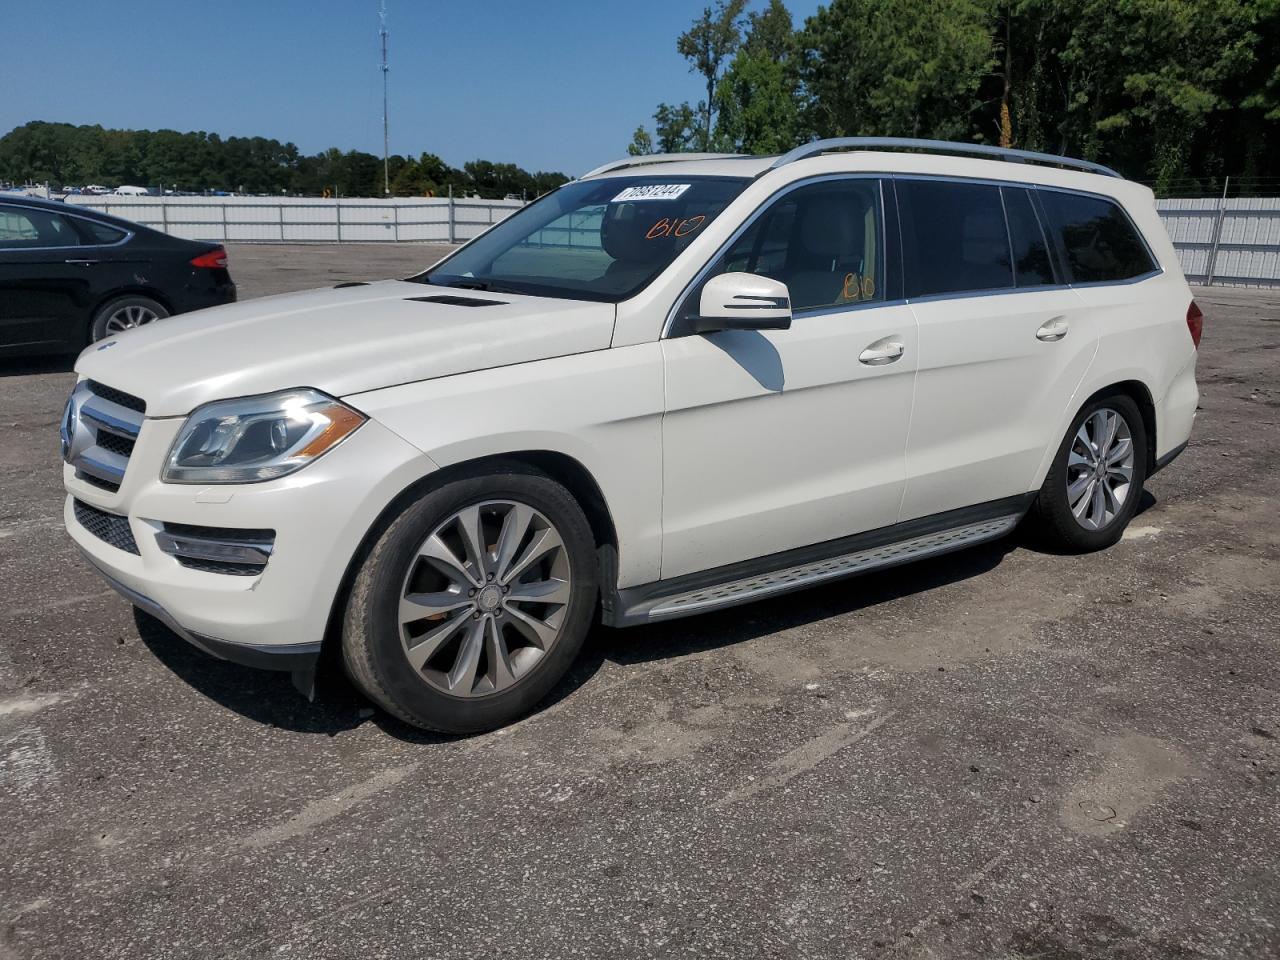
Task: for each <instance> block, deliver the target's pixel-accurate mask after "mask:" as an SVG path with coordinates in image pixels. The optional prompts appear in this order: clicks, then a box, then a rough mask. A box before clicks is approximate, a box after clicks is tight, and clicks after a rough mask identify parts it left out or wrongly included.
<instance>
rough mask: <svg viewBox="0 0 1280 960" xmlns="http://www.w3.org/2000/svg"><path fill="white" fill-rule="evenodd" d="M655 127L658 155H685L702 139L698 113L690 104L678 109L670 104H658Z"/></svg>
mask: <svg viewBox="0 0 1280 960" xmlns="http://www.w3.org/2000/svg"><path fill="white" fill-rule="evenodd" d="M699 106H701V105H699ZM653 127H654V141H655V142H656V143H657V145H658V153H685V152H687V151H689V150H692V149H693V148H694V146H695V145H696V144H697V142H698V140H699V138H700V137H701V132H700V131H699V129H698V117H697V112H696V111H695V110H694V108H693V107H691V106H689V104H688V103H682V104H680V105H679V106H678V107H677V106H675V105H674V104H670V103H660V104H658V109H657V110H655V111H654V114H653Z"/></svg>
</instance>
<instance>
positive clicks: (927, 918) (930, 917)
mask: <svg viewBox="0 0 1280 960" xmlns="http://www.w3.org/2000/svg"><path fill="white" fill-rule="evenodd" d="M1009 852H1010V851H1008V850H1003V851H1001V852H1000V853H997V854H996V855H995V856H994V857H992V858H991V859H990V860H988V861H987V862H986V863H984V864H983V865H982V866H980V867H979V868H978V869H977V870H975V871H973V873H971V874H969V875H968V876H966V877H962V878H961V879H960V881H959V882H958V883H956V885H955V886H954V887H953V888H952V889H953V890H955V892H956V893H957V894H962V893H964V892H965V891H966V890H967V891H969V892H970V893H974V892H976V891H974V889H973V888H974V886H975V885H976V884H977V883H978V881H979V880H985V879H986V878H987V876H988V875H990V873H991V871H992V870H994V869H995V868H996V867H998V866H1000V864H1001V863H1003V862H1004V860H1005V858H1006V857H1008V856H1009ZM950 906H951V904H949V903H940V904H939V905H938V906H937V908H936V909H934V910H930V911H929V912H928V913H926V914H925V915H924V916H923V917H921V918H920V919H919V920H917V921H916V922H915V923H914V924H913V925H912V926H911V927H910V929H908V930H907V931H906V932H905V933H904V934H903V935H902V936H900V937H899V938H898V939H897V940H895V941H894V942H893V946H892V947H891V948H890V949H892V950H898V949H901V948H902V947H905V946H906V945H907V944H909V943H918V942H919V941H918V940H917V938H918V937H919V936H920V934H921V933H923V932H924V929H925V927H927V926H929V925H930V924H931V923H933V922H934V920H936V919H937V917H938V915H939V914H941V913H943V912H944V911H945V910H946V909H947V908H948V907H950Z"/></svg>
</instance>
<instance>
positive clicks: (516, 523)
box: [343, 467, 596, 733]
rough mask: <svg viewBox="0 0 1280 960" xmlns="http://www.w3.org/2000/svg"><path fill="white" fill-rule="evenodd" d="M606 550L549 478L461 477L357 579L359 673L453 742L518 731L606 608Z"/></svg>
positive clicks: (381, 545) (417, 508) (386, 700)
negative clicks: (602, 603) (599, 588)
mask: <svg viewBox="0 0 1280 960" xmlns="http://www.w3.org/2000/svg"><path fill="white" fill-rule="evenodd" d="M595 597H596V572H595V543H594V540H593V538H592V535H591V529H590V527H589V525H588V524H587V520H586V518H585V517H584V516H583V513H582V510H581V509H580V508H579V506H578V504H577V503H576V501H574V499H573V497H572V495H571V494H570V493H569V492H568V491H567V490H566V489H565V488H564V487H563V486H561V485H560V484H559V483H557V482H555V481H554V480H552V479H551V478H550V477H547V476H544V475H542V474H539V473H536V472H533V471H531V470H526V469H524V468H522V467H512V468H511V469H510V471H509V472H508V471H503V472H500V473H489V474H483V475H478V476H473V477H467V478H462V479H459V480H455V481H453V482H450V483H447V484H445V485H443V486H441V487H439V488H438V489H436V490H433V491H431V492H430V493H428V494H426V495H425V496H424V497H423V498H422V499H421V500H419V501H418V502H417V503H415V504H413V505H412V506H410V507H408V508H407V509H406V510H405V511H404V512H403V513H402V514H401V515H400V517H399V518H397V519H396V520H395V521H394V522H393V523H392V524H391V526H390V527H389V528H388V529H387V531H386V532H385V533H384V534H383V535H382V536H381V537H380V538H379V540H378V542H377V544H376V545H375V546H374V548H373V550H372V552H371V553H370V555H369V557H368V559H367V560H366V561H365V563H364V565H363V566H362V568H361V570H360V572H359V573H358V574H357V576H356V579H355V582H354V584H353V586H352V592H351V597H350V599H349V601H348V604H347V611H346V617H345V619H344V625H343V655H344V659H345V661H346V664H347V669H348V672H349V673H350V674H351V676H352V678H353V679H354V680H355V682H356V684H357V685H358V686H359V687H360V688H361V689H362V690H363V691H364V692H365V694H367V695H368V696H369V698H370V699H372V700H374V701H375V702H377V703H379V704H381V705H382V706H383V707H385V708H386V709H387V710H388V711H389V712H391V713H393V714H395V715H396V716H398V717H400V718H401V719H403V720H406V721H408V722H409V723H412V724H414V725H415V726H419V727H423V728H425V729H431V730H440V731H444V732H447V733H475V732H479V731H481V730H488V729H492V728H494V727H498V726H501V725H503V724H505V723H509V722H511V721H512V720H514V719H516V718H517V717H519V716H521V715H523V714H524V713H527V712H528V711H529V710H531V709H532V708H533V707H534V706H536V705H537V704H538V702H539V701H540V700H542V698H543V697H545V696H546V695H547V693H548V692H550V690H551V688H552V687H553V686H554V685H555V684H556V683H557V681H559V680H560V679H561V677H563V676H564V674H565V673H566V671H567V670H568V669H569V666H570V665H571V664H572V663H573V660H574V658H575V657H576V656H577V653H578V651H579V649H580V648H581V646H582V641H583V639H584V637H585V636H586V632H587V629H588V628H589V626H590V624H591V616H592V612H593V610H594V606H595Z"/></svg>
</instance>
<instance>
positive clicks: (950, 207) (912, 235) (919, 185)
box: [897, 180, 1014, 297]
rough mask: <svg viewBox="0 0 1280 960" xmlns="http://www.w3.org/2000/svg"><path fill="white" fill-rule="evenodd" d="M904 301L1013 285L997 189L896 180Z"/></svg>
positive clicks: (941, 182)
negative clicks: (904, 260)
mask: <svg viewBox="0 0 1280 960" xmlns="http://www.w3.org/2000/svg"><path fill="white" fill-rule="evenodd" d="M897 189H898V203H899V210H900V214H901V217H902V241H903V246H904V248H905V252H906V257H907V277H906V283H907V296H908V297H927V296H933V295H936V294H940V293H962V292H964V291H966V290H1000V289H1007V288H1009V287H1012V286H1013V285H1014V280H1013V262H1012V258H1011V257H1010V253H1009V233H1008V231H1007V230H1006V229H1005V222H1004V207H1003V205H1002V204H1001V202H1000V188H999V187H997V186H994V185H993V186H986V185H984V184H977V183H951V182H948V181H945V180H899V181H897Z"/></svg>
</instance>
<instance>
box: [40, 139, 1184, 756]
mask: <svg viewBox="0 0 1280 960" xmlns="http://www.w3.org/2000/svg"><path fill="white" fill-rule="evenodd" d="M903 147H905V148H909V149H910V150H912V151H914V152H901V151H900V150H895V148H903ZM588 224H589V225H590V226H588ZM570 237H571V239H569V238H570ZM1201 329H1202V317H1201V314H1200V311H1199V309H1198V308H1197V307H1196V304H1195V302H1194V301H1193V300H1192V296H1191V290H1190V289H1189V288H1188V286H1187V282H1186V280H1185V279H1184V277H1183V275H1182V270H1181V268H1180V267H1179V263H1178V257H1177V254H1176V252H1175V251H1174V248H1173V245H1172V244H1171V243H1170V242H1169V238H1168V236H1167V235H1166V234H1165V231H1164V228H1163V226H1162V225H1161V222H1160V218H1159V216H1158V215H1157V213H1156V210H1155V205H1154V202H1153V195H1152V192H1151V191H1150V190H1149V189H1147V188H1146V187H1144V186H1142V185H1140V184H1137V183H1132V182H1129V181H1126V180H1124V179H1122V178H1121V177H1120V176H1119V175H1118V174H1116V173H1114V172H1113V171H1110V170H1108V169H1106V168H1104V167H1100V166H1098V165H1097V164H1092V163H1089V162H1086V161H1081V160H1073V159H1070V158H1067V157H1058V156H1047V155H1042V154H1031V153H1026V152H1022V151H1016V150H1001V149H998V148H994V147H985V148H984V147H981V146H976V145H973V144H946V143H942V144H939V143H930V142H924V141H899V140H875V139H871V140H861V139H852V140H835V141H820V142H817V143H811V144H807V145H805V146H803V147H800V148H798V149H796V150H794V151H792V152H791V153H788V154H786V155H783V156H781V157H734V156H720V157H707V156H705V155H703V156H697V155H694V156H692V157H690V156H681V155H673V156H645V157H631V158H628V159H625V160H621V161H618V162H616V163H613V164H609V165H606V166H605V167H602V168H600V169H598V170H596V171H593V172H592V173H590V174H588V175H587V176H585V177H583V178H582V179H581V180H578V181H575V182H572V183H568V184H566V185H564V186H563V187H560V188H559V189H557V190H555V191H553V192H551V193H549V194H547V195H546V196H544V197H542V198H541V199H539V200H537V201H536V202H534V203H532V204H530V205H529V206H526V207H523V208H521V209H520V210H519V211H517V212H516V213H514V214H513V215H512V216H511V217H509V218H507V219H505V220H503V221H502V222H501V223H498V224H497V225H495V226H494V227H493V228H492V229H490V230H488V231H487V232H485V233H484V234H482V235H481V236H479V237H478V238H476V239H475V240H473V241H472V242H471V243H469V244H467V245H465V246H463V247H462V248H460V249H459V250H457V251H455V252H454V253H453V254H452V255H450V256H449V257H447V258H446V259H444V260H442V261H441V262H440V263H438V264H436V265H435V266H434V267H432V268H431V269H429V270H427V271H426V272H425V273H422V274H420V275H419V276H416V277H412V278H410V279H409V280H388V281H381V282H378V283H372V284H363V285H362V284H340V285H339V288H338V289H332V290H313V291H309V292H306V293H299V294H294V295H290V296H286V297H273V298H271V299H269V300H262V301H254V302H251V303H244V304H238V305H236V306H232V307H225V308H221V309H219V310H217V311H211V312H208V313H205V314H201V315H197V316H193V317H186V318H181V319H178V320H175V321H172V322H170V323H167V324H163V325H158V326H154V327H152V328H150V329H148V330H142V331H139V332H137V333H135V334H131V335H130V336H127V337H122V338H121V339H120V341H119V343H118V344H117V346H116V348H115V349H112V350H106V351H87V352H86V353H85V354H84V355H83V356H81V358H80V360H79V363H78V364H77V367H76V369H77V371H78V373H79V375H80V379H79V382H78V383H77V385H76V386H75V388H74V391H73V393H72V395H71V398H70V400H69V401H68V405H67V408H66V413H65V415H64V418H63V421H62V449H63V457H64V460H65V461H66V463H65V466H64V469H63V480H64V483H65V484H66V488H67V494H68V496H67V499H66V503H65V508H64V519H65V522H66V526H67V530H68V532H69V533H70V535H71V537H72V539H73V540H74V541H75V543H76V544H77V545H78V546H79V547H80V548H81V549H82V550H83V551H84V553H85V554H86V555H87V556H88V557H89V559H90V560H91V561H92V563H93V565H94V566H95V567H96V568H97V569H98V570H99V571H100V572H101V573H102V574H104V575H105V576H106V578H107V580H108V581H109V582H110V583H111V584H112V585H113V586H115V587H116V588H117V589H118V590H119V591H120V592H121V593H122V594H123V595H124V596H126V597H127V598H129V600H130V601H132V602H133V603H134V604H136V605H137V606H139V607H140V608H142V609H143V610H146V611H148V612H149V613H151V614H152V615H154V616H156V617H158V618H159V619H161V620H162V621H163V622H165V623H166V624H168V625H169V626H171V627H172V628H173V629H174V630H175V631H176V632H177V633H178V634H179V635H181V636H182V637H184V638H185V639H186V640H188V641H189V642H191V643H193V644H195V645H196V646H198V647H200V648H201V649H204V650H206V651H209V652H212V653H214V654H216V655H218V656H221V657H224V658H226V659H229V660H234V661H238V662H241V663H245V664H250V665H254V666H259V667H274V668H280V669H287V670H292V671H294V672H295V675H296V677H297V679H298V682H299V684H300V685H301V686H302V687H303V688H304V689H309V688H310V684H311V681H310V679H309V677H310V676H311V675H312V671H314V669H315V666H316V664H317V662H318V660H319V658H320V656H321V651H322V647H323V644H325V643H326V642H327V643H330V644H333V648H332V650H333V653H334V655H335V657H334V659H335V660H339V659H340V660H341V662H343V663H345V665H346V669H347V672H348V673H349V674H350V676H351V677H352V678H353V679H354V680H355V682H356V684H357V685H358V686H359V687H360V688H361V689H362V690H363V691H364V692H365V693H366V694H367V695H368V696H369V697H370V698H371V699H372V700H373V701H375V702H377V703H379V704H381V705H382V706H383V707H385V708H386V709H387V710H388V711H390V712H391V713H393V714H394V715H396V716H398V717H400V718H402V719H404V720H406V721H408V722H410V723H414V724H417V725H419V726H422V727H427V728H432V729H437V730H446V731H451V732H456V733H465V732H474V731H477V730H484V729H488V728H491V727H494V726H497V725H499V724H503V723H506V722H509V721H511V720H513V719H514V718H516V717H518V716H520V715H521V714H522V713H525V712H527V711H528V710H530V709H532V708H533V707H534V706H535V705H536V704H537V703H538V702H539V701H540V700H542V698H543V697H545V696H546V695H547V694H548V693H549V692H550V691H551V689H552V688H553V687H554V686H555V684H556V683H557V682H558V681H559V680H560V679H561V678H562V677H563V676H564V674H565V673H566V671H567V670H568V669H569V666H570V664H571V663H572V662H573V660H574V658H575V656H576V655H577V653H578V650H579V649H580V647H581V645H582V642H583V638H584V637H585V636H586V633H587V631H588V629H589V628H590V626H591V624H592V623H593V619H594V617H596V616H597V615H598V616H599V617H600V618H601V619H602V620H603V621H604V623H606V624H608V625H612V626H628V625H632V624H647V623H653V622H656V621H660V620H666V619H670V618H673V617H682V616H688V615H691V614H698V613H703V612H705V611H709V610H716V609H720V608H723V607H727V606H731V605H733V604H736V603H742V602H745V601H749V600H756V599H759V598H762V597H769V596H774V595H776V594H780V593H783V592H785V591H788V590H794V589H798V588H801V587H805V586H809V585H812V584H816V583H821V582H825V581H829V580H832V579H834V578H837V577H844V576H850V575H853V574H859V573H863V572H866V571H870V570H877V569H883V568H886V567H890V566H894V565H896V564H901V563H905V562H907V561H911V560H916V559H920V558H923V557H931V556H936V555H938V554H942V553H946V552H948V551H951V550H957V549H961V548H963V547H967V546H970V545H972V544H977V543H982V542H985V541H988V540H993V539H995V538H997V537H1001V536H1004V535H1005V534H1007V533H1009V532H1011V531H1012V530H1013V529H1014V528H1015V527H1016V526H1017V525H1018V524H1019V523H1020V522H1021V521H1022V520H1023V519H1024V517H1026V518H1029V519H1030V520H1031V521H1032V522H1034V524H1035V525H1036V527H1037V528H1038V530H1039V531H1040V534H1041V536H1043V537H1044V538H1046V539H1047V540H1048V541H1049V542H1050V543H1052V544H1054V545H1055V546H1056V547H1057V549H1059V550H1061V551H1064V552H1083V551H1088V550H1098V549H1101V548H1104V547H1107V546H1110V545H1111V544H1114V543H1115V542H1116V541H1117V540H1119V539H1120V536H1121V534H1122V533H1123V531H1124V529H1125V526H1126V524H1127V523H1128V522H1129V520H1130V518H1132V517H1133V516H1134V514H1135V511H1136V510H1137V509H1138V506H1139V502H1140V500H1141V495H1142V489H1143V483H1144V482H1145V481H1146V479H1147V478H1148V477H1149V476H1150V475H1151V474H1152V473H1153V472H1154V471H1156V470H1158V469H1160V468H1162V467H1164V466H1165V465H1166V464H1168V463H1169V462H1170V461H1171V460H1173V458H1174V457H1176V456H1177V455H1178V454H1179V452H1181V450H1182V449H1183V448H1184V447H1185V446H1186V444H1187V441H1188V438H1189V437H1190V435H1191V428H1192V422H1193V419H1194V417H1195V413H1196V402H1197V398H1198V390H1197V387H1196V379H1195V366H1196V355H1197V347H1198V345H1199V342H1200V334H1201ZM1117 575H1122V574H1121V573H1118V574H1117ZM1071 576H1072V573H1071V567H1070V564H1069V563H1067V562H1065V561H1064V562H1063V569H1062V578H1063V581H1064V583H1068V584H1069V583H1070V579H1071Z"/></svg>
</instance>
